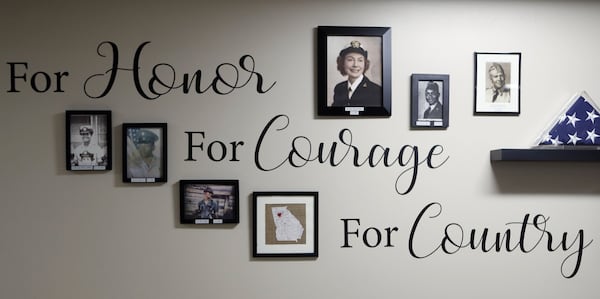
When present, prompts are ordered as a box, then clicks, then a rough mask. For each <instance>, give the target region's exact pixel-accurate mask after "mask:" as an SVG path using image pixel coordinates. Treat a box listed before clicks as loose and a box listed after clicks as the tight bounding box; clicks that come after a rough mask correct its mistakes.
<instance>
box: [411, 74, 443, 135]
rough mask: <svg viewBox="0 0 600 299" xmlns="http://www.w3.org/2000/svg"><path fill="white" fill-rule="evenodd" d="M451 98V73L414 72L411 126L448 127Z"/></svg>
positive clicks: (412, 79) (412, 77)
mask: <svg viewBox="0 0 600 299" xmlns="http://www.w3.org/2000/svg"><path fill="white" fill-rule="evenodd" d="M427 95H429V96H427ZM449 98H450V76H449V75H447V74H412V75H411V114H410V124H411V127H412V128H447V127H448V123H449V121H450V118H449V116H450V105H449ZM429 101H432V103H429Z"/></svg>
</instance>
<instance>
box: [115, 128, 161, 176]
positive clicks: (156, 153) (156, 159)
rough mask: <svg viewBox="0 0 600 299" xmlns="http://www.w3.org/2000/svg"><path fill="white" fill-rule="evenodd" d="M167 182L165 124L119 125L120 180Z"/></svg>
mask: <svg viewBox="0 0 600 299" xmlns="http://www.w3.org/2000/svg"><path fill="white" fill-rule="evenodd" d="M166 181H167V124H166V123H124V124H123V182H125V183H155V182H166Z"/></svg>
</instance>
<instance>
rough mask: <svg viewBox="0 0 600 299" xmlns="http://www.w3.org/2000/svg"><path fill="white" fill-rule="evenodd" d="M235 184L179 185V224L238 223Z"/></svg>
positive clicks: (188, 182) (187, 182)
mask: <svg viewBox="0 0 600 299" xmlns="http://www.w3.org/2000/svg"><path fill="white" fill-rule="evenodd" d="M239 204H240V199H239V183H238V181H237V180H181V181H179V210H180V222H181V223H182V224H186V223H187V224H223V223H239V222H240V218H239V209H240V208H239Z"/></svg>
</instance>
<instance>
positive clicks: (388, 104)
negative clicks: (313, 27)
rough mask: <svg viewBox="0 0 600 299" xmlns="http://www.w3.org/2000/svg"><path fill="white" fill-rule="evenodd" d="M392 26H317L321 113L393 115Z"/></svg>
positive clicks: (335, 114) (332, 114)
mask: <svg viewBox="0 0 600 299" xmlns="http://www.w3.org/2000/svg"><path fill="white" fill-rule="evenodd" d="M391 35H392V33H391V28H390V27H333V26H319V27H318V28H317V46H318V58H317V64H318V66H317V69H318V75H317V76H318V103H317V106H318V114H319V116H391V115H392V92H391V90H392V86H391Z"/></svg>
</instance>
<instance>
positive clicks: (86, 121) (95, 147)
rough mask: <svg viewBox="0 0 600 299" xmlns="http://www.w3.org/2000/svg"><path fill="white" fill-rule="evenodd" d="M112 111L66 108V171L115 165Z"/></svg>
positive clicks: (96, 168) (109, 167)
mask: <svg viewBox="0 0 600 299" xmlns="http://www.w3.org/2000/svg"><path fill="white" fill-rule="evenodd" d="M111 132H112V126H111V112H110V111H104V110H100V111H85V110H68V111H66V137H67V138H66V140H67V146H66V154H67V156H66V158H67V159H66V162H67V170H110V169H111V168H112V150H111V148H112V142H111V140H112V134H111Z"/></svg>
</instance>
